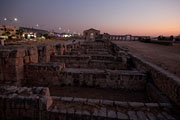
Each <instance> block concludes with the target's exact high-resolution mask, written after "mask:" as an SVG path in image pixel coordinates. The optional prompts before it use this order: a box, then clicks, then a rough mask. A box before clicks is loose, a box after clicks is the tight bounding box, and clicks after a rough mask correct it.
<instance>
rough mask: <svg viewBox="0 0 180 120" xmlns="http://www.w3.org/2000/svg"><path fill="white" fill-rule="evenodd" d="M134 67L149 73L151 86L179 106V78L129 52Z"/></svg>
mask: <svg viewBox="0 0 180 120" xmlns="http://www.w3.org/2000/svg"><path fill="white" fill-rule="evenodd" d="M129 55H131V56H132V59H133V61H134V62H135V64H136V67H137V68H139V69H141V70H142V69H144V71H147V72H149V74H150V76H151V79H152V81H151V82H153V84H154V85H155V86H157V88H158V89H159V90H160V91H162V92H163V93H164V94H165V95H167V96H168V97H169V99H170V100H172V101H173V102H175V103H177V104H178V105H180V78H179V77H177V76H175V75H174V74H172V73H169V72H168V71H166V70H164V69H162V68H160V67H158V66H156V65H154V64H152V63H149V62H147V61H145V60H143V59H142V58H140V57H138V56H136V55H134V54H132V53H130V52H129Z"/></svg>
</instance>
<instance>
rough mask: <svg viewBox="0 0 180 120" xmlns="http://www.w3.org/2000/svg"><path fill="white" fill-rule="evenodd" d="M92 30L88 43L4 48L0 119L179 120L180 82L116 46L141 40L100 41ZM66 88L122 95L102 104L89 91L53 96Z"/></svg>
mask: <svg viewBox="0 0 180 120" xmlns="http://www.w3.org/2000/svg"><path fill="white" fill-rule="evenodd" d="M92 31H93V29H90V31H85V35H86V38H85V39H86V40H76V41H74V42H72V41H68V42H53V43H39V44H21V43H19V44H14V45H7V46H1V47H0V66H1V67H0V85H1V86H0V119H1V120H10V119H17V120H19V119H22V120H26V119H27V120H72V119H76V120H80V119H81V120H90V119H93V120H94V119H95V120H117V119H119V120H137V119H140V120H175V119H178V113H179V112H178V108H179V107H178V106H179V105H180V79H179V77H177V76H175V75H173V74H171V73H169V72H168V71H166V70H163V69H162V68H160V67H158V66H156V65H154V64H152V63H149V62H147V61H145V60H143V59H142V58H140V57H138V56H136V55H134V54H133V53H131V52H129V51H128V50H127V49H124V48H122V47H121V46H119V45H117V44H115V43H114V42H113V41H112V40H137V38H136V36H129V35H127V36H117V37H116V36H111V37H110V38H109V39H103V40H101V41H99V40H98V41H96V39H95V36H96V35H99V31H94V32H93V33H89V32H92ZM66 87H67V89H70V88H80V90H82V92H83V91H84V92H85V93H86V91H85V88H91V89H102V90H106V89H107V90H114V91H116V92H117V93H119V94H120V95H119V96H118V98H117V99H116V98H113V99H111V98H109V99H102V98H101V97H100V96H97V98H91V97H88V96H91V95H90V94H91V93H88V91H87V93H86V95H85V96H84V97H78V96H70V95H68V96H64V95H62V96H61V95H58V93H56V91H54V89H58V88H66ZM51 88H53V89H51ZM63 92H66V91H63ZM78 92H81V91H78ZM51 93H52V94H53V95H51ZM94 94H96V93H94ZM107 94H108V93H107ZM136 95H137V96H136ZM131 96H132V97H131Z"/></svg>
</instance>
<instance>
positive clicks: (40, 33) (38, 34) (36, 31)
mask: <svg viewBox="0 0 180 120" xmlns="http://www.w3.org/2000/svg"><path fill="white" fill-rule="evenodd" d="M20 29H21V30H22V31H23V34H24V36H28V35H30V34H35V35H36V37H41V36H43V35H45V34H49V32H48V31H46V30H40V29H34V28H26V27H20Z"/></svg>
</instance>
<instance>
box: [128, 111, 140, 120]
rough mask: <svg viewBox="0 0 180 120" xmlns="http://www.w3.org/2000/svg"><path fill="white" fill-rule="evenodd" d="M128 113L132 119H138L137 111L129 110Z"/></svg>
mask: <svg viewBox="0 0 180 120" xmlns="http://www.w3.org/2000/svg"><path fill="white" fill-rule="evenodd" d="M128 115H129V118H130V119H131V120H138V118H137V116H136V113H135V112H134V111H128Z"/></svg>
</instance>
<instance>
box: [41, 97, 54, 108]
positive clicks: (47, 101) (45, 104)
mask: <svg viewBox="0 0 180 120" xmlns="http://www.w3.org/2000/svg"><path fill="white" fill-rule="evenodd" d="M52 103H53V100H52V98H51V97H50V96H44V97H41V98H40V100H39V109H41V110H48V109H49V108H50V106H51V105H52Z"/></svg>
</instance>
